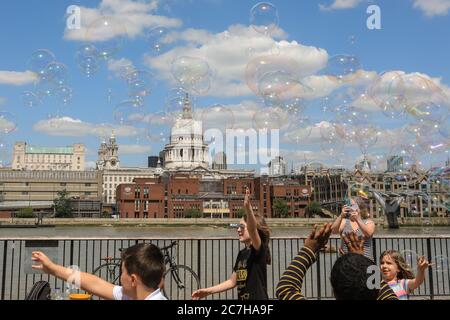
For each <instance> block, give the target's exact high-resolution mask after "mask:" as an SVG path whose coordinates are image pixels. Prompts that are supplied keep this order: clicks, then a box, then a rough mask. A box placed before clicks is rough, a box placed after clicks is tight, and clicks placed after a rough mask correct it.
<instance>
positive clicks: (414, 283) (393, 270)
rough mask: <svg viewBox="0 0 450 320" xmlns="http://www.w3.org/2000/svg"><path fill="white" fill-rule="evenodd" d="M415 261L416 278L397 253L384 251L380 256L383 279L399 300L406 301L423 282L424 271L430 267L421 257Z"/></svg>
mask: <svg viewBox="0 0 450 320" xmlns="http://www.w3.org/2000/svg"><path fill="white" fill-rule="evenodd" d="M417 260H418V261H417V276H416V277H414V273H413V272H412V270H411V268H410V266H409V265H408V264H407V263H406V261H405V259H404V258H403V257H402V255H401V254H400V253H399V252H398V251H395V250H386V251H384V252H383V253H382V254H381V257H380V261H381V266H380V269H381V273H382V275H383V279H384V280H385V281H386V282H387V283H388V284H389V286H390V287H391V288H392V290H394V292H395V294H396V295H397V297H398V298H399V300H408V295H409V294H410V293H411V292H413V291H414V290H415V289H417V288H418V287H420V285H421V284H422V283H423V282H424V280H425V270H426V269H427V268H428V267H430V266H431V265H432V264H431V263H429V262H428V261H427V260H426V259H425V257H423V256H420V257H418V259H417Z"/></svg>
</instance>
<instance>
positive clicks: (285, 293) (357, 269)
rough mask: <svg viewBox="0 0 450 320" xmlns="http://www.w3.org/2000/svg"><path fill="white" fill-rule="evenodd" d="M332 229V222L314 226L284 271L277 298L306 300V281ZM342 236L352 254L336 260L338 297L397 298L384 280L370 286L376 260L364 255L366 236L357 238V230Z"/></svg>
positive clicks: (333, 280)
mask: <svg viewBox="0 0 450 320" xmlns="http://www.w3.org/2000/svg"><path fill="white" fill-rule="evenodd" d="M331 232H332V224H331V223H327V224H324V225H323V226H322V227H321V228H320V229H317V227H316V226H315V227H314V229H313V230H312V232H311V234H310V235H309V237H308V238H307V239H306V240H305V245H304V246H303V248H302V249H301V250H300V252H299V253H298V255H297V256H296V257H294V259H293V260H292V261H291V264H290V265H289V266H288V268H287V269H286V271H284V273H283V275H282V277H281V279H280V282H279V283H278V285H277V297H278V299H280V300H305V299H306V298H305V296H304V294H303V292H302V287H303V280H304V278H305V276H306V273H307V271H308V269H309V268H310V267H311V265H313V264H314V263H315V261H316V256H317V255H318V254H319V252H320V250H321V249H322V248H324V247H325V245H326V244H327V242H328V238H329V237H330V234H331ZM343 237H344V241H345V243H346V244H347V247H348V251H349V253H346V254H344V255H343V256H342V257H340V258H339V259H337V260H336V262H335V263H334V265H333V268H332V270H331V275H330V281H331V286H332V288H333V293H334V296H335V298H336V300H398V298H397V296H396V295H395V293H394V292H393V291H392V289H391V288H390V287H389V286H388V284H387V283H386V282H385V281H382V282H381V283H380V288H379V289H377V288H369V286H367V283H368V281H369V280H370V273H368V272H367V270H368V268H370V267H373V265H374V263H373V261H372V260H370V259H369V258H367V257H365V256H364V239H363V238H358V237H357V235H356V234H355V233H350V234H349V235H344V236H343Z"/></svg>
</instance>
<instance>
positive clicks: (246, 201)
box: [244, 188, 250, 210]
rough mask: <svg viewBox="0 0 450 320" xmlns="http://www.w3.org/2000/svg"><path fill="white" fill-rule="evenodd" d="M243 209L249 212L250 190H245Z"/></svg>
mask: <svg viewBox="0 0 450 320" xmlns="http://www.w3.org/2000/svg"><path fill="white" fill-rule="evenodd" d="M244 208H245V209H247V210H250V189H249V188H247V189H245V197H244Z"/></svg>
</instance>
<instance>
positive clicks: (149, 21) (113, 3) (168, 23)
mask: <svg viewBox="0 0 450 320" xmlns="http://www.w3.org/2000/svg"><path fill="white" fill-rule="evenodd" d="M156 8H157V1H151V2H137V1H132V0H102V2H101V3H100V5H99V7H98V8H87V7H80V9H81V28H80V29H66V30H65V32H64V38H65V39H67V40H74V41H86V40H90V39H91V40H93V41H104V40H110V39H113V38H115V37H119V36H123V37H130V38H135V37H136V36H139V35H140V34H142V33H143V32H144V30H145V29H148V28H151V27H156V26H165V27H178V26H180V25H181V21H180V20H179V19H173V18H168V17H164V16H159V15H155V14H154V12H155V10H156ZM101 17H109V18H108V19H109V21H110V27H109V28H108V30H105V31H107V32H100V31H101V30H100V29H97V30H94V29H93V28H90V27H91V26H93V24H94V25H95V22H96V21H98V19H100V18H101ZM92 31H94V32H92Z"/></svg>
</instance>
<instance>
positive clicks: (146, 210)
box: [144, 201, 148, 212]
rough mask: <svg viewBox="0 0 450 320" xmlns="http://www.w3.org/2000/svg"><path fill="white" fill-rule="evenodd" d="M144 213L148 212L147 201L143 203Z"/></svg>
mask: <svg viewBox="0 0 450 320" xmlns="http://www.w3.org/2000/svg"><path fill="white" fill-rule="evenodd" d="M144 211H145V212H148V201H144Z"/></svg>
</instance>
